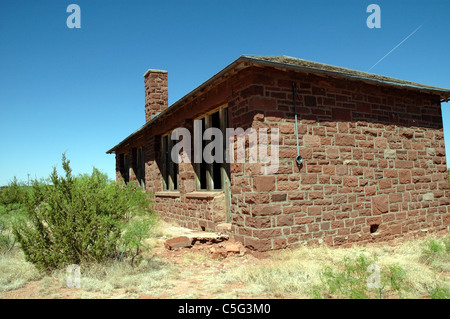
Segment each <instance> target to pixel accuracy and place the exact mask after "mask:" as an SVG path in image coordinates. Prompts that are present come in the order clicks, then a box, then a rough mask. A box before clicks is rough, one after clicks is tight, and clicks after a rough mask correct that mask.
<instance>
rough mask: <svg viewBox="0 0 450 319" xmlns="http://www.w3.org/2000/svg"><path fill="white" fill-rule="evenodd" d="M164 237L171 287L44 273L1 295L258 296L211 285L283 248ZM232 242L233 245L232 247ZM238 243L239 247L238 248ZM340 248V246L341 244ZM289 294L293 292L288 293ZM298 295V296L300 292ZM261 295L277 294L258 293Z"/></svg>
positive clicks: (160, 252)
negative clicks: (177, 243) (69, 280)
mask: <svg viewBox="0 0 450 319" xmlns="http://www.w3.org/2000/svg"><path fill="white" fill-rule="evenodd" d="M403 241H404V239H401V238H400V239H396V240H393V241H389V242H383V243H376V244H370V245H369V246H383V247H385V246H387V247H391V248H392V249H395V247H397V246H399V245H401V244H402V242H403ZM164 242H165V240H160V241H159V242H158V243H157V244H156V245H155V246H154V247H153V248H152V250H151V254H152V258H158V259H159V260H162V261H164V262H167V263H168V264H170V265H172V266H174V267H177V268H176V269H177V271H178V272H179V276H178V277H176V278H168V279H167V280H166V286H167V288H166V289H165V290H164V291H163V293H161V290H160V291H159V293H157V294H154V295H153V294H144V293H142V292H140V291H135V290H133V289H115V290H114V291H113V292H112V293H111V292H108V293H102V292H98V291H89V292H87V291H85V290H84V289H83V287H82V288H80V289H75V288H67V286H66V285H65V284H64V283H63V282H62V281H61V278H59V279H58V278H52V277H44V278H42V279H41V280H38V281H33V282H28V283H26V284H25V285H24V286H23V287H22V288H19V289H16V290H12V291H7V292H0V299H79V298H82V299H106V298H108V299H109V298H114V299H176V298H184V299H186V298H206V299H208V298H227V297H230V296H231V297H232V298H255V296H254V295H252V294H249V293H247V290H245V289H244V288H245V287H244V286H243V284H240V283H236V282H235V281H234V282H233V281H230V282H227V281H222V282H221V287H220V289H219V290H217V289H216V292H217V291H220V294H217V293H216V292H215V290H214V289H212V288H211V287H210V284H211V282H212V281H213V280H214V278H218V277H219V276H222V275H224V274H225V273H227V272H229V271H230V270H232V269H235V268H236V267H239V266H243V265H246V266H252V265H261V264H270V263H271V260H272V257H274V256H275V255H276V254H279V253H282V251H274V252H266V253H258V252H252V251H249V250H247V249H245V248H244V247H243V246H242V244H240V243H238V242H233V241H232V240H226V241H222V242H218V243H212V242H203V243H202V242H199V241H197V242H196V243H195V244H194V245H193V246H191V247H190V248H178V249H175V250H169V249H167V247H165V245H164ZM229 245H231V248H230V247H229ZM236 247H237V248H239V250H236ZM337 249H338V248H337ZM285 297H286V298H289V297H290V296H285ZM296 297H298V296H296ZM257 298H263V299H264V298H273V296H269V295H258V296H257Z"/></svg>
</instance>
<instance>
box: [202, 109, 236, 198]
mask: <svg viewBox="0 0 450 319" xmlns="http://www.w3.org/2000/svg"><path fill="white" fill-rule="evenodd" d="M212 127H214V128H218V129H220V130H221V131H222V135H223V154H225V129H226V127H228V118H227V109H220V110H219V111H217V112H215V113H212V114H210V115H207V116H205V117H203V118H202V119H201V130H200V132H199V134H201V137H202V150H204V149H205V146H206V145H208V144H209V143H211V142H212V141H205V140H203V134H204V132H205V130H206V129H208V128H212ZM214 138H215V137H214ZM215 151H216V149H213V151H212V154H211V155H212V156H215V155H216V154H215ZM224 165H225V164H224V158H222V160H221V161H220V162H217V161H214V162H213V163H211V164H208V163H206V162H205V160H204V158H203V156H202V161H201V163H196V164H195V173H196V179H197V189H198V190H215V189H222V188H223V174H224V172H223V170H224V167H225V166H224Z"/></svg>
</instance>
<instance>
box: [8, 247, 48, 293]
mask: <svg viewBox="0 0 450 319" xmlns="http://www.w3.org/2000/svg"><path fill="white" fill-rule="evenodd" d="M0 274H1V276H0V292H5V291H10V290H14V289H18V288H22V287H23V286H25V284H26V283H27V282H30V281H34V280H39V279H41V278H42V275H41V274H40V273H39V271H38V270H37V269H36V267H34V265H33V264H32V263H30V262H27V261H25V257H24V254H23V252H22V251H21V250H20V249H18V248H14V249H13V250H11V251H10V252H8V253H2V254H0Z"/></svg>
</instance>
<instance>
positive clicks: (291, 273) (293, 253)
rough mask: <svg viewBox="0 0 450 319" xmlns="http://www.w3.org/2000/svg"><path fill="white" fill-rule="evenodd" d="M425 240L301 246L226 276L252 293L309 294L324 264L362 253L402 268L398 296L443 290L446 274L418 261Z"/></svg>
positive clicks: (447, 284) (443, 261)
mask: <svg viewBox="0 0 450 319" xmlns="http://www.w3.org/2000/svg"><path fill="white" fill-rule="evenodd" d="M432 238H436V237H434V236H432ZM429 240H430V237H429V238H425V239H422V240H413V241H407V242H404V243H403V244H401V245H400V246H397V247H391V246H388V245H386V246H382V247H364V248H363V247H352V248H346V249H343V248H338V249H336V248H330V247H327V246H317V247H301V248H298V249H295V250H287V251H283V252H281V253H279V254H275V255H273V256H272V258H270V260H263V261H261V262H260V263H259V264H257V265H254V266H252V267H248V266H242V267H240V268H238V269H234V270H233V271H232V272H231V273H229V274H228V276H229V278H230V281H233V280H234V281H239V282H241V283H243V284H244V286H245V287H246V288H245V289H244V290H242V291H241V293H246V294H249V295H252V296H255V297H256V296H261V295H266V296H268V297H275V298H311V296H312V291H311V288H312V287H314V286H320V285H322V281H321V278H320V273H321V272H322V271H323V270H324V269H325V267H326V266H329V267H331V269H338V268H339V265H340V264H341V263H342V261H343V260H344V259H346V258H349V259H352V258H356V257H357V256H359V255H361V254H364V255H365V256H366V257H367V258H370V259H374V260H376V264H377V265H378V266H380V268H381V269H388V268H389V266H399V267H400V269H402V270H404V272H405V275H406V276H405V280H404V282H405V288H406V291H405V293H404V294H403V295H402V297H405V298H427V297H429V296H430V294H432V292H433V291H434V290H435V289H436V288H442V289H444V290H447V291H449V289H450V281H449V280H448V278H447V276H445V275H443V274H442V273H441V272H436V271H435V269H433V267H430V266H429V265H427V264H424V263H423V262H422V260H423V253H424V249H425V247H426V243H427V241H429ZM440 265H441V267H445V268H446V269H448V267H449V266H450V259H449V258H448V257H447V258H446V259H444V258H442V259H441V260H440ZM447 275H448V274H447ZM337 297H339V296H337Z"/></svg>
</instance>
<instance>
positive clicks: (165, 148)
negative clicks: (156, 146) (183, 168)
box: [161, 132, 179, 191]
mask: <svg viewBox="0 0 450 319" xmlns="http://www.w3.org/2000/svg"><path fill="white" fill-rule="evenodd" d="M171 135H172V132H170V133H167V134H164V135H162V136H161V175H162V185H163V187H162V188H163V190H164V191H178V190H179V165H178V164H177V163H174V162H173V161H172V157H171V151H172V147H173V145H174V143H173V141H172V139H171V138H170V137H171Z"/></svg>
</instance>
